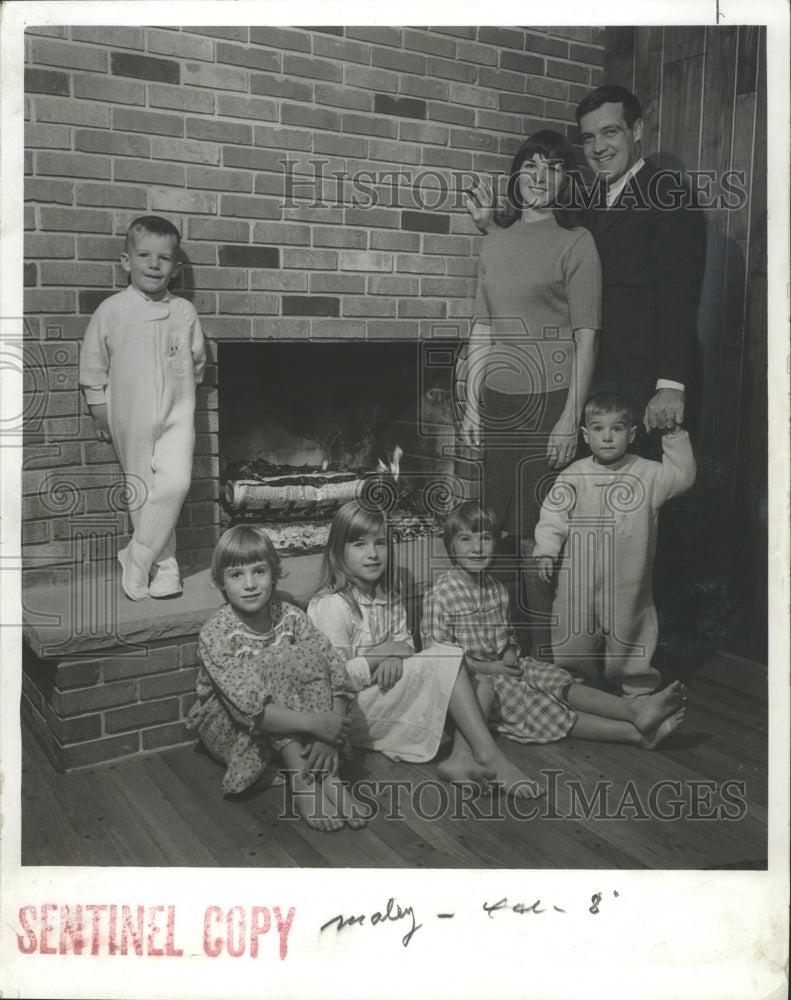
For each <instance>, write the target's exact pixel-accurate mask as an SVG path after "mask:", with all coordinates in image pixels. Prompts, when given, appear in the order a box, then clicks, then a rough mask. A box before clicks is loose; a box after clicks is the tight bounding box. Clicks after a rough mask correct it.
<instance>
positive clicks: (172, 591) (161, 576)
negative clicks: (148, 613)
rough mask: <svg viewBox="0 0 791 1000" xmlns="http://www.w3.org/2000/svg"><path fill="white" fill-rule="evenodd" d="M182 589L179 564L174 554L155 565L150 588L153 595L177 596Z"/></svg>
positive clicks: (149, 590)
mask: <svg viewBox="0 0 791 1000" xmlns="http://www.w3.org/2000/svg"><path fill="white" fill-rule="evenodd" d="M182 589H183V588H182V584H181V573H180V571H179V564H178V563H177V562H176V560H175V558H174V557H173V556H168V558H167V559H163V560H161V562H158V563H156V564H155V565H154V575H153V577H152V578H151V583H150V585H149V588H148V592H149V594H151V596H152V597H176V596H177V595H178V594H180V593H181V591H182Z"/></svg>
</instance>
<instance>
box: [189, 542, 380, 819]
mask: <svg viewBox="0 0 791 1000" xmlns="http://www.w3.org/2000/svg"><path fill="white" fill-rule="evenodd" d="M280 575H281V566H280V557H279V556H278V554H277V552H276V550H275V548H274V546H273V545H272V542H271V541H270V539H269V537H268V536H267V535H266V534H265V533H264V532H263V531H262V530H260V529H259V528H255V527H251V526H248V525H237V526H236V527H233V528H230V529H229V530H228V531H226V532H225V533H224V534H223V536H222V537H221V538H220V541H219V542H218V544H217V548H216V549H215V552H214V557H213V560H212V567H211V577H212V581H213V582H214V584H215V586H217V587H219V588H220V589H221V590H222V592H223V595H224V596H225V598H226V599H227V601H228V603H227V604H226V605H225V606H224V607H222V608H220V610H219V611H217V612H216V613H215V614H214V615H212V617H211V618H210V619H209V621H208V622H206V624H205V625H204V626H203V628H202V629H201V632H200V636H199V639H198V660H199V663H200V669H199V672H198V678H197V692H198V700H197V702H196V703H195V705H194V706H193V708H192V710H191V712H190V715H189V721H188V727H189V728H191V729H193V730H197V732H198V735H199V736H200V739H201V742H202V743H203V745H204V746H205V747H206V749H207V750H208V751H209V753H210V754H211V755H212V756H213V757H215V758H216V759H217V760H219V761H221V762H222V763H224V764H226V765H227V770H226V772H225V778H224V780H223V790H224V791H225V792H240V791H242V790H244V789H245V788H247V787H248V786H249V785H251V784H253V782H255V781H256V780H257V779H258V778H260V777H261V776H262V775H264V773H265V772H266V770H267V768H268V767H269V765H270V764H271V762H272V759H273V755H274V754H279V756H280V759H281V761H282V762H283V764H285V766H286V768H287V769H288V771H289V773H290V775H291V783H292V793H293V801H294V805H295V807H296V808H297V810H298V811H299V812H300V815H301V817H302V819H303V820H304V821H305V822H306V823H307V824H308V825H309V826H311V827H314V828H315V829H319V830H327V831H329V830H337V829H340V828H341V827H343V826H344V824H348V825H349V826H351V827H354V828H357V827H359V826H362V825H363V820H362V819H361V818H360V816H359V815H358V813H357V812H356V810H355V809H354V807H353V804H352V801H351V799H350V797H349V795H348V793H347V792H346V789H345V788H344V786H343V784H342V783H341V781H340V779H339V777H338V767H339V759H340V758H342V757H348V756H350V754H351V750H350V747H349V742H348V739H347V731H348V727H349V718H348V716H347V706H348V702H349V700H350V699H351V697H352V696H353V691H352V688H351V685H350V683H349V677H348V674H347V672H346V666H345V660H344V657H343V656H342V655H341V654H339V653H338V652H337V651H336V650H334V649H333V648H332V645H331V644H330V643H329V641H328V640H327V639H326V638H325V637H324V636H323V635H322V634H321V633H320V632H319V631H318V630H317V629H316V628H314V627H313V625H312V624H311V623H310V621H309V620H308V617H307V615H306V614H305V613H304V612H303V611H300V609H299V608H296V607H294V606H293V605H291V604H288V603H286V602H285V601H276V600H272V593H273V591H274V588H275V584H276V583H277V580H278V579H279V578H280Z"/></svg>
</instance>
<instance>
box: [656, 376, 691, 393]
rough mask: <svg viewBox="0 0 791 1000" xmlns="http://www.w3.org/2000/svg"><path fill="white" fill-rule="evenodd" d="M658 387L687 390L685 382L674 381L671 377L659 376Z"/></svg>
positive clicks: (680, 390)
mask: <svg viewBox="0 0 791 1000" xmlns="http://www.w3.org/2000/svg"><path fill="white" fill-rule="evenodd" d="M656 387H657V389H678V390H679V392H685V391H686V390H685V389H684V383H683V382H674V381H673V380H672V379H669V378H658V379H657V380H656Z"/></svg>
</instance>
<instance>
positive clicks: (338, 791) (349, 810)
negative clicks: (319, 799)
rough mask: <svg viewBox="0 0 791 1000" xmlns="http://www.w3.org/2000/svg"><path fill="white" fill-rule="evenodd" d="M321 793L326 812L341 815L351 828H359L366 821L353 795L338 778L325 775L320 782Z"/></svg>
mask: <svg viewBox="0 0 791 1000" xmlns="http://www.w3.org/2000/svg"><path fill="white" fill-rule="evenodd" d="M321 793H322V796H323V799H324V802H325V803H326V812H327V814H328V815H332V816H342V817H343V819H344V820H345V821H346V822H347V823H348V824H349V826H350V827H351V828H352V830H359V829H360V828H361V827H364V826H365V824H366V823H367V822H368V820H367V818H366V817H365V816H363V814H362V813H361V812H360V810H359V809H358V808H357V804H356V803H355V801H354V797H353V796H352V795H350V794H349V790H348V789H347V788H346V785H344V783H343V782H342V781H341V779H340V778H338V777H336V776H335V775H327V776H326V777H325V778H323V779H322V782H321Z"/></svg>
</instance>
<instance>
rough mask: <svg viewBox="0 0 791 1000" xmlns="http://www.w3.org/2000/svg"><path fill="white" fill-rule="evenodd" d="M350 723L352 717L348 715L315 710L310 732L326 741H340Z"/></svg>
mask: <svg viewBox="0 0 791 1000" xmlns="http://www.w3.org/2000/svg"><path fill="white" fill-rule="evenodd" d="M350 725H351V719H350V718H349V716H348V715H339V714H338V713H337V712H314V713H313V718H312V719H311V723H310V732H311V733H312V734H313V736H316V737H317V738H318V739H319V740H324V742H326V743H340V742H342V740H343V738H344V737H345V736H346V733H347V732H348V730H349V726H350Z"/></svg>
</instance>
